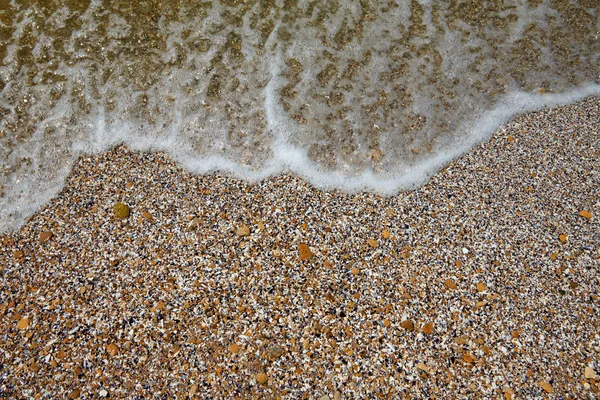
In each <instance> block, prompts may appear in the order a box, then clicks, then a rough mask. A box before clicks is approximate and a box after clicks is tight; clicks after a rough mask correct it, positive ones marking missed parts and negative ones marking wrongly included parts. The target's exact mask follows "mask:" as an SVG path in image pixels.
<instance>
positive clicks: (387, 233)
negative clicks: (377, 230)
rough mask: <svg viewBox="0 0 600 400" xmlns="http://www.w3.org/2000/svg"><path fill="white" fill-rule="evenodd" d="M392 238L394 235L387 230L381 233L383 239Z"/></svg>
mask: <svg viewBox="0 0 600 400" xmlns="http://www.w3.org/2000/svg"><path fill="white" fill-rule="evenodd" d="M390 236H392V235H391V234H390V231H388V230H387V229H384V230H383V232H381V237H382V238H384V239H389V238H390Z"/></svg>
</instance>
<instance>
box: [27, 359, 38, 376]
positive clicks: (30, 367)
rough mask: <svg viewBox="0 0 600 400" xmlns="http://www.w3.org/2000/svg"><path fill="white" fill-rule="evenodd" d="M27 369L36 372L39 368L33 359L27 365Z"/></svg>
mask: <svg viewBox="0 0 600 400" xmlns="http://www.w3.org/2000/svg"><path fill="white" fill-rule="evenodd" d="M29 370H30V371H31V372H33V373H34V374H36V373H37V372H38V371H39V370H40V365H39V364H38V363H36V362H35V361H34V362H32V363H31V365H29Z"/></svg>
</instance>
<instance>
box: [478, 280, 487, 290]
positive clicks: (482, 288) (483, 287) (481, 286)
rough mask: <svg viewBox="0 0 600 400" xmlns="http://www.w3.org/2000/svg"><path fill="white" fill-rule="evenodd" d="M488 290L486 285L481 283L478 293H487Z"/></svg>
mask: <svg viewBox="0 0 600 400" xmlns="http://www.w3.org/2000/svg"><path fill="white" fill-rule="evenodd" d="M486 290H487V288H486V287H485V284H484V283H483V282H479V283H478V284H477V291H478V292H485V291H486Z"/></svg>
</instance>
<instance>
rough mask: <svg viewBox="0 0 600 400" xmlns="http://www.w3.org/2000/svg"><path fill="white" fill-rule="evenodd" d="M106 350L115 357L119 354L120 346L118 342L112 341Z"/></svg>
mask: <svg viewBox="0 0 600 400" xmlns="http://www.w3.org/2000/svg"><path fill="white" fill-rule="evenodd" d="M106 351H107V352H108V354H110V356H111V357H114V356H116V355H118V354H119V347H118V346H117V345H116V344H114V343H111V344H109V345H108V346H106Z"/></svg>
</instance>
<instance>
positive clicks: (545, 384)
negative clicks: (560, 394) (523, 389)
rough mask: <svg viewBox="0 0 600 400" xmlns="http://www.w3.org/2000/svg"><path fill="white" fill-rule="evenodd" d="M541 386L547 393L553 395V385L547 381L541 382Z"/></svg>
mask: <svg viewBox="0 0 600 400" xmlns="http://www.w3.org/2000/svg"><path fill="white" fill-rule="evenodd" d="M540 386H541V387H542V389H544V391H545V392H546V393H552V385H551V384H550V383H548V382H546V381H541V382H540Z"/></svg>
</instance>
